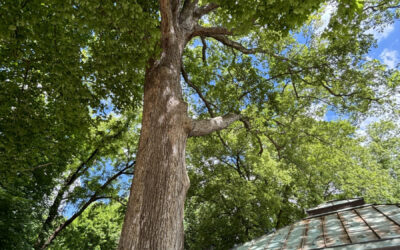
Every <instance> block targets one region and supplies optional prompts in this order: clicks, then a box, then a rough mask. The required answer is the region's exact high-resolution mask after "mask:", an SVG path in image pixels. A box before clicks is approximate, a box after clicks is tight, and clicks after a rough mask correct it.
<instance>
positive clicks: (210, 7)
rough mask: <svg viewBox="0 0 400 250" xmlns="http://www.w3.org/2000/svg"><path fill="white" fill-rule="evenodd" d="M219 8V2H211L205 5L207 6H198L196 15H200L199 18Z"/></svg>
mask: <svg viewBox="0 0 400 250" xmlns="http://www.w3.org/2000/svg"><path fill="white" fill-rule="evenodd" d="M217 8H219V5H218V4H216V3H209V4H207V5H205V6H201V7H198V8H197V9H196V10H195V12H194V16H195V17H198V18H201V17H202V16H204V15H207V14H208V13H210V12H211V11H213V10H215V9H217Z"/></svg>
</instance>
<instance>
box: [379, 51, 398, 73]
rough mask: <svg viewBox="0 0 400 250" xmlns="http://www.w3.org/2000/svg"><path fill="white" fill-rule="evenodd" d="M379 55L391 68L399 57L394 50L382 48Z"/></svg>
mask: <svg viewBox="0 0 400 250" xmlns="http://www.w3.org/2000/svg"><path fill="white" fill-rule="evenodd" d="M379 57H380V58H381V59H382V61H383V63H384V64H386V65H387V66H388V67H389V68H391V69H393V68H395V67H396V65H397V64H398V63H399V57H398V53H397V51H396V50H389V49H384V50H383V51H382V53H381V54H380V55H379Z"/></svg>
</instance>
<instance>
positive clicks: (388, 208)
mask: <svg viewBox="0 0 400 250" xmlns="http://www.w3.org/2000/svg"><path fill="white" fill-rule="evenodd" d="M374 207H375V208H376V209H377V210H378V211H379V212H381V213H383V214H385V215H386V216H388V217H389V218H390V219H391V220H393V221H394V222H395V223H397V225H399V226H400V208H399V207H398V206H396V205H375V206H374Z"/></svg>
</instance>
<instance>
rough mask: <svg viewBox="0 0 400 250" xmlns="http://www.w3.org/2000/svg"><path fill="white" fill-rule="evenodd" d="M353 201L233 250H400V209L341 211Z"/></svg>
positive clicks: (373, 207)
mask: <svg viewBox="0 0 400 250" xmlns="http://www.w3.org/2000/svg"><path fill="white" fill-rule="evenodd" d="M355 200H356V199H354V200H345V201H343V202H342V201H334V202H331V204H328V203H326V204H323V205H320V206H318V207H317V208H313V209H310V210H309V211H313V212H314V213H315V211H317V210H318V209H320V208H323V210H320V211H323V212H324V213H320V214H316V215H313V216H309V217H307V218H305V219H303V220H301V221H298V222H296V223H294V224H292V225H290V226H287V227H284V228H282V229H279V230H277V231H276V232H275V233H272V234H268V235H264V236H262V237H260V238H258V239H255V240H253V241H251V242H247V243H245V244H243V245H241V246H238V247H236V248H234V249H236V250H245V249H246V250H261V249H271V250H274V249H375V248H386V247H389V248H391V247H394V246H398V248H397V249H400V207H399V205H372V204H364V205H356V206H353V207H345V208H342V207H343V205H346V204H350V205H349V206H351V204H353V205H354V204H358V203H357V202H356V201H355ZM362 202H363V200H362ZM337 205H341V206H342V207H341V209H339V210H337V209H336V208H337ZM329 207H331V210H330V211H329ZM326 211H328V212H326ZM311 214H312V213H311ZM393 249H395V248H393Z"/></svg>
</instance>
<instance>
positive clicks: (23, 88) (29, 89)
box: [0, 0, 400, 249]
mask: <svg viewBox="0 0 400 250" xmlns="http://www.w3.org/2000/svg"><path fill="white" fill-rule="evenodd" d="M210 2H212V3H215V4H218V6H219V7H218V8H216V9H215V11H212V12H210V13H209V14H208V15H207V16H205V17H203V18H202V19H201V20H200V24H201V25H203V26H204V27H223V28H226V30H228V31H229V32H227V33H228V34H229V35H226V36H220V35H218V36H217V35H215V36H213V35H209V36H207V35H202V40H200V39H197V38H194V39H193V40H192V41H191V42H190V43H189V46H187V47H186V50H185V53H184V56H183V64H184V65H183V66H184V69H185V70H186V73H187V75H188V78H189V80H190V81H191V82H190V83H189V82H188V81H187V80H188V79H185V80H186V83H184V82H183V80H182V85H183V86H184V89H185V91H184V94H185V98H186V99H187V101H188V102H189V106H190V110H191V114H192V115H193V116H195V117H198V118H209V117H214V116H217V115H222V114H225V113H230V112H233V113H241V114H243V115H244V117H245V118H244V119H243V120H242V121H241V122H237V123H236V124H234V126H232V127H231V128H230V129H229V130H227V131H224V132H219V133H217V134H214V135H212V136H208V137H205V138H196V139H191V140H190V142H189V147H188V156H187V157H188V163H189V164H188V165H189V166H188V168H189V173H190V178H191V185H192V188H191V189H190V192H189V196H188V201H187V209H186V221H185V224H186V235H187V241H186V244H187V246H188V247H190V248H193V249H202V248H205V247H210V246H211V245H210V244H211V243H212V244H213V246H214V247H217V248H228V247H231V246H232V244H233V243H239V242H243V241H247V240H249V239H251V238H254V237H256V236H259V235H261V234H264V233H267V232H270V231H271V230H273V229H274V228H279V227H281V226H283V225H286V224H288V223H290V222H292V221H294V220H296V219H298V218H300V217H301V216H303V210H302V209H303V208H305V207H309V206H313V205H316V204H318V203H320V202H322V201H323V200H327V199H331V198H333V197H335V198H337V197H339V198H340V197H352V196H364V197H366V199H367V200H369V201H375V202H398V201H399V198H400V196H399V195H400V193H399V192H400V186H399V182H398V175H399V174H400V173H399V169H398V167H397V166H398V165H399V164H398V163H399V155H398V151H399V139H398V138H399V136H398V135H399V131H398V130H399V128H398V126H397V125H396V124H395V123H393V122H390V121H386V122H382V123H376V124H374V125H371V127H369V129H368V131H367V134H366V136H365V137H364V138H361V139H360V138H357V137H356V135H355V128H354V126H353V125H354V124H355V123H356V122H357V121H358V119H361V118H363V116H365V115H368V110H369V109H370V108H371V107H373V106H374V105H377V106H378V107H382V106H380V105H381V104H385V105H388V106H389V107H390V108H392V109H394V110H396V109H397V107H393V106H391V105H393V104H394V103H392V100H391V99H390V98H388V97H389V96H391V95H393V93H395V91H398V88H399V86H398V85H399V83H400V81H399V76H400V74H399V72H398V70H396V69H394V70H388V69H387V67H386V66H385V65H382V64H380V63H379V62H378V61H376V60H372V61H368V60H367V58H366V54H367V53H368V51H369V50H370V48H371V47H372V46H374V45H376V41H374V38H373V37H372V36H371V35H370V34H368V32H366V31H368V30H369V29H371V28H374V29H381V28H383V27H385V25H388V24H389V23H390V22H393V20H394V19H395V18H398V15H399V9H398V8H397V9H396V8H395V7H396V6H397V5H398V4H399V3H398V1H386V0H385V1H375V0H371V1H358V0H342V1H337V2H335V4H336V5H335V6H336V7H337V9H336V11H335V13H334V14H333V16H332V18H331V20H330V23H329V25H328V27H327V28H326V29H323V30H321V29H319V26H318V25H319V24H318V19H319V18H320V16H319V14H320V12H319V11H318V10H319V9H320V8H321V7H322V8H323V7H325V6H326V5H324V4H326V1H320V0H307V1H301V2H300V1H293V0H291V1H281V0H279V1H278V0H276V1H247V0H246V1H236V2H235V3H234V4H233V3H232V1H226V0H218V1H200V4H201V5H202V6H205V5H207V4H208V3H210ZM328 3H332V1H328ZM159 25H160V13H159V6H158V2H157V1H145V0H143V1H142V0H137V1H131V0H118V1H116V0H113V1H97V0H85V1H81V0H68V1H61V0H51V1H50V0H42V1H29V0H14V1H10V0H0V159H1V160H0V172H1V175H0V245H1V246H2V247H4V248H12V247H15V248H18V249H29V248H32V246H34V245H35V244H36V243H37V242H38V238H39V243H43V241H45V240H46V239H47V238H48V237H50V236H51V235H52V233H53V232H54V230H55V229H56V228H57V227H58V226H60V225H65V222H68V221H69V219H70V218H64V217H63V213H62V208H63V207H64V206H65V205H67V207H68V208H70V209H71V207H72V208H73V209H72V210H73V211H74V212H78V213H76V215H77V218H78V219H76V220H75V221H73V222H72V221H71V222H72V224H70V226H68V227H65V229H64V230H66V231H65V232H62V233H61V234H60V236H59V237H60V238H59V239H58V240H57V241H56V244H55V245H54V246H53V248H54V249H62V248H73V249H75V248H78V249H79V248H82V249H87V248H96V247H97V248H100V249H110V248H113V247H115V244H116V240H117V238H118V233H117V231H118V230H119V227H120V223H121V221H120V220H121V217H120V215H121V213H120V210H121V209H122V208H121V207H119V205H117V204H116V203H113V202H110V203H107V202H104V203H100V202H98V201H99V200H104V199H105V200H119V201H121V199H123V198H124V197H126V196H127V190H128V187H127V186H125V185H126V183H127V182H129V178H126V177H125V178H124V177H121V176H122V175H131V174H132V173H131V170H129V171H125V170H124V168H125V167H126V166H129V165H131V166H133V162H134V158H135V153H136V143H137V141H138V133H139V129H140V126H139V125H138V124H139V122H140V117H139V116H138V115H137V114H138V112H139V111H140V106H141V101H142V94H143V81H144V76H145V69H146V64H147V63H148V61H149V60H152V59H154V58H157V56H158V55H159V52H160V48H159V47H160V44H159V39H160V30H159V28H160V27H159ZM232 44H233V45H234V46H232ZM200 45H201V46H200ZM377 90H379V91H377ZM327 111H330V112H332V111H334V112H336V113H337V114H342V115H344V116H345V117H349V119H348V121H334V122H326V121H323V119H324V116H325V114H326V112H327ZM117 117H118V118H117ZM122 170H124V171H123V172H121V174H120V175H118V176H117V177H116V178H115V179H111V178H113V176H115V175H116V174H117V173H119V172H120V171H122ZM108 180H111V181H110V183H109V185H106V186H103V185H104V184H105V183H107V181H108ZM78 182H80V185H78ZM93 197H94V198H93ZM92 198H93V200H92ZM63 200H64V202H62V201H63ZM96 201H97V202H96ZM88 204H89V205H90V204H91V205H90V206H89V208H88V209H89V210H86V211H85V208H86V207H87V206H86V205H88ZM79 212H81V215H80V216H83V217H79ZM114 219H115V220H114ZM47 221H48V223H47ZM110 221H112V223H110V224H108V223H109V222H110ZM106 225H111V226H110V227H107V226H106ZM105 226H106V227H105ZM83 228H85V229H86V230H85V233H82V229H83ZM81 233H82V234H81ZM84 236H85V237H84ZM88 239H90V240H88ZM85 244H86V245H85ZM89 244H90V245H89Z"/></svg>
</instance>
